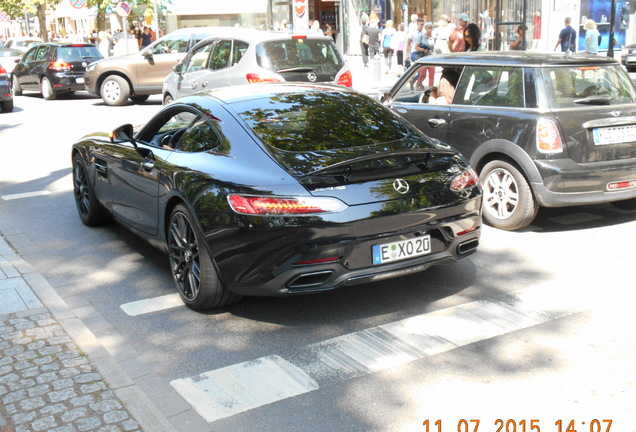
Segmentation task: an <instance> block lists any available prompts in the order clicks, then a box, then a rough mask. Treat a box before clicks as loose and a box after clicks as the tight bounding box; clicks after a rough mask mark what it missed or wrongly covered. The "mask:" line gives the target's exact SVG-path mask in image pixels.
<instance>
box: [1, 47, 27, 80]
mask: <svg viewBox="0 0 636 432" xmlns="http://www.w3.org/2000/svg"><path fill="white" fill-rule="evenodd" d="M22 54H23V53H22V51H20V50H16V49H14V48H0V66H2V67H3V68H4V69H5V70H6V71H7V73H9V74H10V73H11V72H12V71H13V69H14V68H15V65H16V63H17V62H18V60H20V58H21V57H22Z"/></svg>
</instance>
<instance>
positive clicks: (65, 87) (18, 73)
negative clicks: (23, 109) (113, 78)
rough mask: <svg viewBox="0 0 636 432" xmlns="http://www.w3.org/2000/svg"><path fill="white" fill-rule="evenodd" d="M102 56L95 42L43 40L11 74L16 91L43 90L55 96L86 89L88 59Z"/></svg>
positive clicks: (47, 98) (44, 96)
mask: <svg viewBox="0 0 636 432" xmlns="http://www.w3.org/2000/svg"><path fill="white" fill-rule="evenodd" d="M100 58H102V54H101V53H100V52H99V50H98V49H97V47H96V46H95V45H93V44H87V43H57V42H48V43H42V44H39V45H36V46H34V47H33V48H31V49H29V50H28V51H27V52H26V53H24V56H23V57H22V59H21V60H20V61H19V62H18V64H17V65H16V67H15V69H13V73H12V74H11V78H12V80H13V91H14V93H15V94H16V95H18V96H19V95H21V94H22V92H25V91H34V92H38V93H42V97H43V98H44V99H46V100H52V99H55V98H56V97H57V95H58V94H59V93H73V92H76V91H81V90H84V71H85V70H86V66H87V64H88V63H90V62H93V61H95V60H98V59H100Z"/></svg>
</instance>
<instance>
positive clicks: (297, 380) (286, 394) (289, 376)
mask: <svg viewBox="0 0 636 432" xmlns="http://www.w3.org/2000/svg"><path fill="white" fill-rule="evenodd" d="M170 384H171V385H172V387H174V388H175V389H176V390H177V391H178V392H179V394H181V396H183V398H184V399H185V400H187V401H188V402H189V403H190V405H192V407H193V408H194V409H195V410H196V411H197V412H198V413H199V414H200V415H201V416H202V417H203V418H204V419H205V420H206V421H208V422H212V421H214V420H218V419H222V418H225V417H230V416H233V415H235V414H239V413H242V412H244V411H247V410H250V409H253V408H257V407H259V406H263V405H267V404H269V403H272V402H277V401H279V400H283V399H287V398H290V397H293V396H297V395H300V394H303V393H308V392H310V391H313V390H316V389H317V388H318V384H317V383H316V382H315V381H314V380H312V379H311V378H310V377H309V376H307V375H306V374H305V373H304V372H303V371H302V370H300V369H299V368H297V367H296V366H294V365H292V364H291V363H288V362H287V361H286V360H284V359H282V358H281V357H278V356H269V357H263V358H260V359H258V360H254V361H249V362H245V363H240V364H236V365H232V366H228V367H225V368H222V369H217V370H214V371H210V372H206V373H204V374H201V375H199V376H196V377H192V378H185V379H179V380H175V381H172V382H171V383H170Z"/></svg>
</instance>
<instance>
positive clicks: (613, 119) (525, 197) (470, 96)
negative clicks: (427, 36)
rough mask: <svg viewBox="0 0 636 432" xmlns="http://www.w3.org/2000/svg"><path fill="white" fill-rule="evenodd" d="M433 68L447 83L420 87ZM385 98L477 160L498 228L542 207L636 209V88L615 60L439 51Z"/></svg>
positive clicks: (488, 217)
mask: <svg viewBox="0 0 636 432" xmlns="http://www.w3.org/2000/svg"><path fill="white" fill-rule="evenodd" d="M430 66H434V67H436V68H437V71H436V72H437V74H436V76H437V77H438V78H437V79H438V80H439V81H440V82H439V84H438V85H436V86H435V87H436V88H432V89H426V88H425V89H423V90H422V87H421V86H419V85H414V84H418V83H419V82H420V81H421V80H419V79H418V74H419V71H420V70H421V69H422V68H424V67H430ZM441 81H444V82H441ZM436 84H437V82H436ZM444 92H446V94H445V95H443V94H442V93H444ZM442 96H446V98H447V101H446V103H444V101H443V100H442ZM381 99H382V101H383V102H384V104H385V105H388V106H390V107H391V108H392V109H393V110H394V111H396V112H397V113H399V114H400V115H402V116H403V117H404V118H406V119H407V120H408V121H410V122H411V123H412V124H414V125H415V126H416V127H417V128H419V129H420V130H421V131H423V132H424V133H426V134H427V135H429V136H431V137H434V138H438V139H439V140H441V141H444V142H447V143H448V144H450V145H452V146H453V147H455V148H456V149H457V150H459V151H460V152H461V153H463V155H464V156H466V157H467V158H468V159H469V160H470V164H471V166H472V167H473V168H475V170H476V171H477V172H478V173H479V176H480V179H481V181H482V183H483V185H484V212H483V217H484V219H485V221H486V222H488V223H489V224H490V225H492V226H495V227H497V228H501V229H506V230H516V229H521V228H524V227H526V226H528V225H529V224H530V223H531V222H532V221H533V219H534V218H535V216H536V214H537V211H538V208H539V207H540V206H544V207H563V206H570V205H580V204H594V203H603V202H612V203H614V204H615V205H617V206H619V207H623V208H636V88H635V87H634V83H633V82H632V81H631V80H630V78H629V76H628V75H627V73H626V72H625V70H624V69H623V68H622V67H621V65H620V64H619V62H618V61H616V60H614V59H610V58H607V57H600V56H592V55H570V56H566V55H565V54H546V53H529V52H516V51H515V52H513V51H509V52H492V53H491V52H477V53H461V54H458V53H454V54H448V55H436V56H431V57H425V58H423V59H422V60H419V61H417V62H415V63H414V65H413V66H412V67H411V68H410V69H409V70H408V71H407V72H406V73H405V74H404V75H403V76H402V78H401V79H400V80H399V81H398V82H397V83H396V85H395V86H394V87H393V88H392V89H391V90H390V92H389V93H386V94H384V95H382V96H381ZM440 101H441V103H440ZM448 102H450V103H448Z"/></svg>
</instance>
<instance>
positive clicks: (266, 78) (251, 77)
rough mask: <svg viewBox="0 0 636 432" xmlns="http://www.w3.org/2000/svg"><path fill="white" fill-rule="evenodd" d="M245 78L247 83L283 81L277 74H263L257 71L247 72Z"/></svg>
mask: <svg viewBox="0 0 636 432" xmlns="http://www.w3.org/2000/svg"><path fill="white" fill-rule="evenodd" d="M245 78H246V79H247V82H248V83H249V84H255V83H265V82H283V81H285V80H284V79H283V78H282V77H280V76H278V75H263V74H258V73H248V74H247V75H245Z"/></svg>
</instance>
